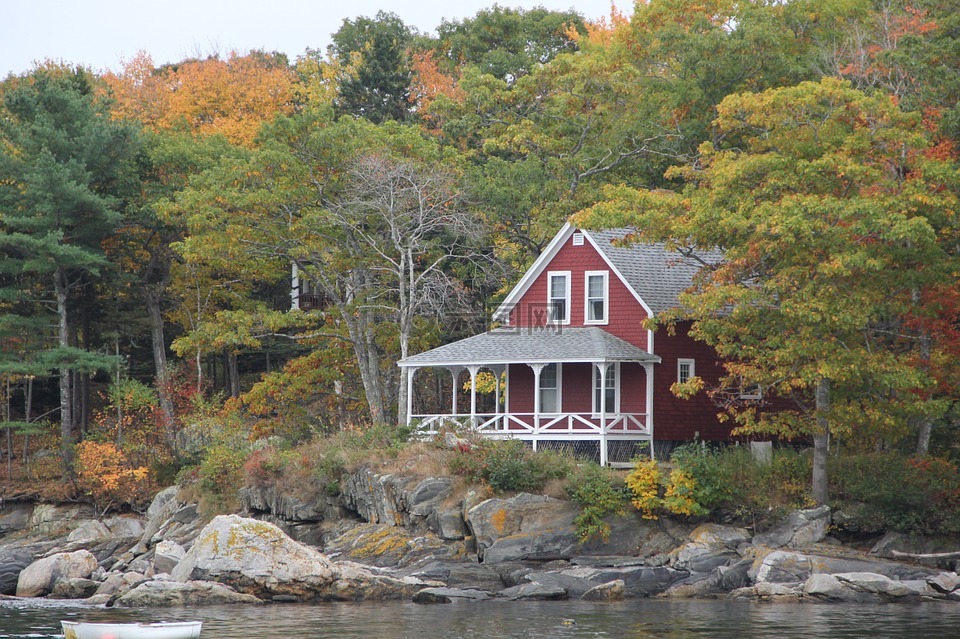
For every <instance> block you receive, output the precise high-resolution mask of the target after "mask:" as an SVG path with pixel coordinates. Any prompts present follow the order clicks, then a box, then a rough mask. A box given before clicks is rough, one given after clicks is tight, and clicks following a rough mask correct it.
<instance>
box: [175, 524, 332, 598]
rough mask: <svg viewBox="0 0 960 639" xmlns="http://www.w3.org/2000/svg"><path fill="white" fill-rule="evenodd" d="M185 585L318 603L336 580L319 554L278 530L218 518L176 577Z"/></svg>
mask: <svg viewBox="0 0 960 639" xmlns="http://www.w3.org/2000/svg"><path fill="white" fill-rule="evenodd" d="M171 576H172V577H173V579H174V580H176V581H180V582H188V581H194V580H198V579H202V580H212V581H219V582H222V583H225V584H227V585H229V586H231V587H233V588H234V589H235V590H237V591H239V592H244V593H248V594H253V595H256V596H258V597H260V598H262V599H270V598H272V597H273V596H275V595H292V596H294V597H297V598H299V599H303V600H307V599H313V598H314V597H315V596H316V595H317V593H321V592H325V591H327V590H328V589H329V588H330V587H331V585H332V584H333V582H334V581H335V580H336V578H337V574H336V571H335V569H334V567H333V564H332V563H331V562H330V560H328V559H327V558H326V557H325V556H324V555H322V554H321V553H320V552H319V551H317V550H315V549H313V548H309V547H307V546H303V545H301V544H298V543H296V542H295V541H293V540H292V539H290V538H289V537H288V536H287V535H285V534H284V533H283V531H281V530H280V529H279V528H277V527H276V526H274V525H273V524H270V523H267V522H263V521H258V520H256V519H246V518H243V517H239V516H237V515H220V516H218V517H215V518H214V519H213V521H211V522H210V523H209V524H208V525H207V526H206V527H205V528H204V529H203V530H202V531H201V533H200V536H199V537H197V539H196V541H194V543H193V546H192V547H191V548H190V551H189V552H187V554H186V555H184V557H183V559H182V560H180V562H179V563H178V564H177V566H176V567H175V568H174V569H173V571H172V572H171Z"/></svg>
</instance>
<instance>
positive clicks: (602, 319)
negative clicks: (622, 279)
mask: <svg viewBox="0 0 960 639" xmlns="http://www.w3.org/2000/svg"><path fill="white" fill-rule="evenodd" d="M583 275H584V277H583V296H584V301H583V323H584V324H606V323H607V314H608V309H609V307H610V304H609V302H608V297H609V292H610V277H609V274H608V272H607V271H587V272H586V273H584V274H583Z"/></svg>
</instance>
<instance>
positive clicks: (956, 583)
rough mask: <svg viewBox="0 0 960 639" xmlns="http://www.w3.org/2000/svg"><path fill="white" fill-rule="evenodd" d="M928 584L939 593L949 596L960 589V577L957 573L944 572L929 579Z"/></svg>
mask: <svg viewBox="0 0 960 639" xmlns="http://www.w3.org/2000/svg"><path fill="white" fill-rule="evenodd" d="M927 583H928V584H930V586H931V587H932V588H933V589H934V590H936V591H937V592H942V593H944V594H949V593H951V592H953V591H954V590H956V589H957V588H960V577H958V576H957V573H955V572H942V573H940V574H938V575H934V576H933V577H930V578H929V579H927Z"/></svg>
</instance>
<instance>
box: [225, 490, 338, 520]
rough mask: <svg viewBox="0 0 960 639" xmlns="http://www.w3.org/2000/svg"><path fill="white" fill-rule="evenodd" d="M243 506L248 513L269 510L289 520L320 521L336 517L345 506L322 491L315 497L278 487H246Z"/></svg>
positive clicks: (241, 492)
mask: <svg viewBox="0 0 960 639" xmlns="http://www.w3.org/2000/svg"><path fill="white" fill-rule="evenodd" d="M238 495H239V497H240V505H241V506H242V507H243V509H244V510H246V511H247V512H253V513H269V514H271V515H273V516H274V517H279V518H281V519H283V520H284V521H287V522H294V523H303V522H319V521H324V520H336V519H338V518H339V517H340V516H341V515H342V510H343V509H342V508H341V507H340V503H339V500H338V499H337V497H335V496H331V495H327V494H326V493H321V494H319V495H317V496H316V497H314V498H313V499H303V498H302V497H299V496H295V495H291V494H288V493H285V492H283V491H282V490H281V489H279V488H277V487H276V486H258V487H251V486H246V487H243V488H241V489H240V491H239V493H238Z"/></svg>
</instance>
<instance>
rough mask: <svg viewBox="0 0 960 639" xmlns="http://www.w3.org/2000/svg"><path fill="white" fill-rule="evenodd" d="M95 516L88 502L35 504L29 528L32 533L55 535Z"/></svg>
mask: <svg viewBox="0 0 960 639" xmlns="http://www.w3.org/2000/svg"><path fill="white" fill-rule="evenodd" d="M95 516H96V513H95V512H94V510H93V507H92V506H90V505H88V504H71V505H58V504H36V505H35V506H34V507H33V512H32V513H31V515H30V523H29V528H30V529H31V531H32V532H33V533H34V534H37V535H43V536H46V537H56V536H59V535H60V534H62V533H64V532H66V531H67V530H69V529H71V528H74V527H76V526H77V525H78V524H79V523H80V522H83V521H85V520H87V519H93V518H94V517H95Z"/></svg>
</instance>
